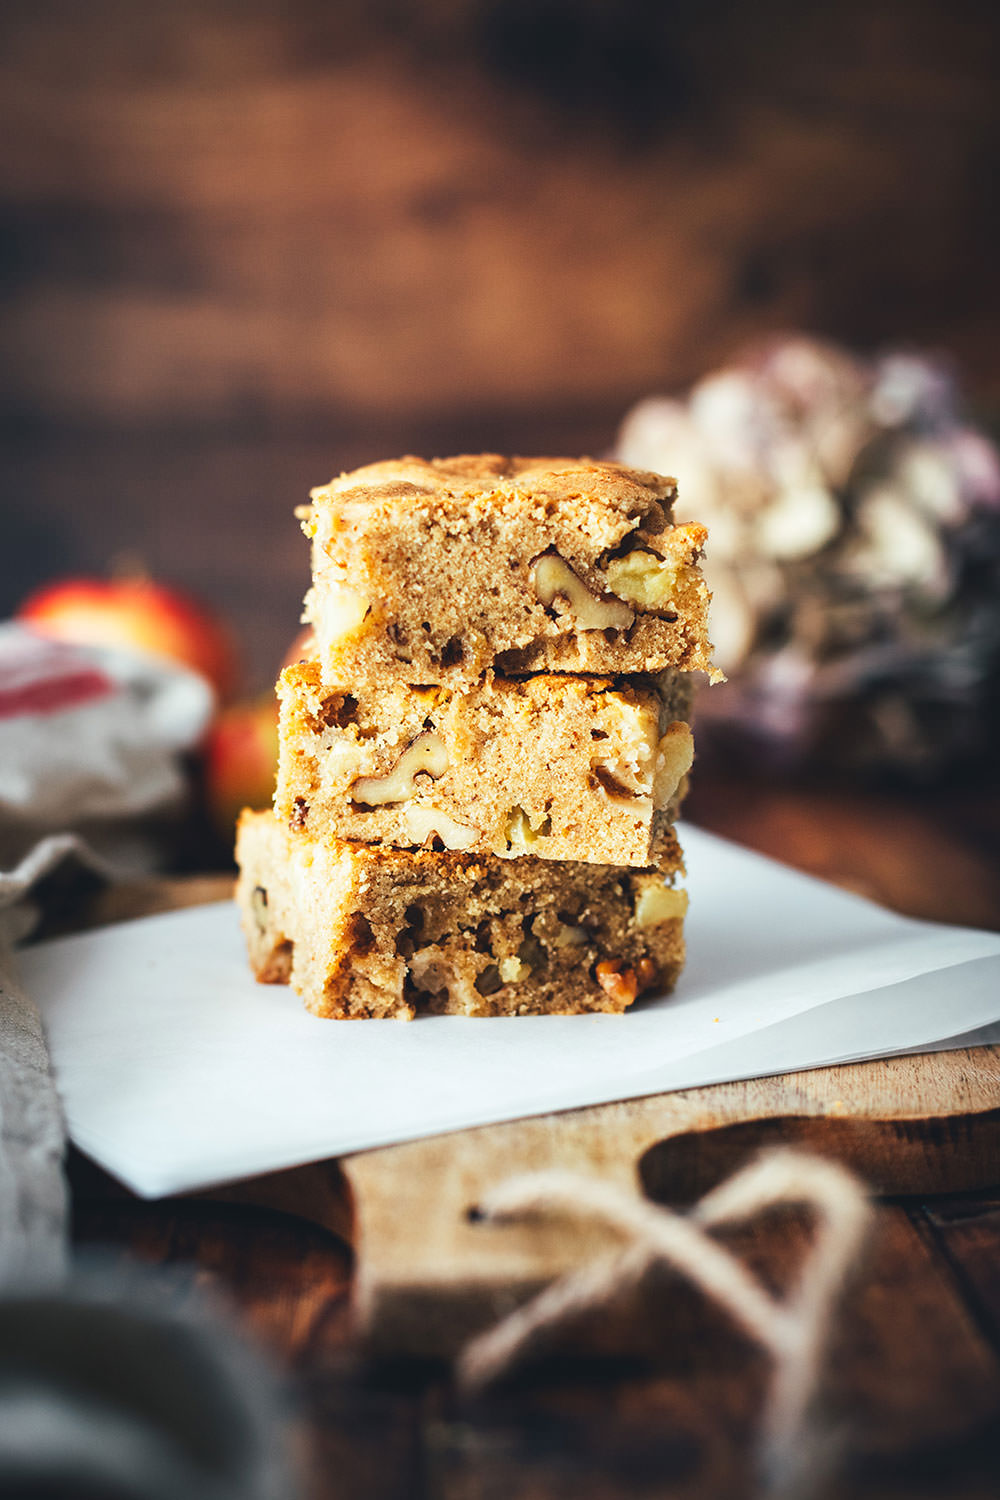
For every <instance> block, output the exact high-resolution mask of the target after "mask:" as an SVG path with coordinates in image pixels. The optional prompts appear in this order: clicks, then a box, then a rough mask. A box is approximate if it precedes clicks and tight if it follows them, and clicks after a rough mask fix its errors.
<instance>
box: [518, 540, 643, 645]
mask: <svg viewBox="0 0 1000 1500" xmlns="http://www.w3.org/2000/svg"><path fill="white" fill-rule="evenodd" d="M531 581H532V585H533V587H534V590H535V594H536V596H537V597H538V599H539V600H540V601H541V603H542V604H544V605H545V606H546V608H548V607H549V606H551V605H552V604H553V603H554V602H555V600H556V599H565V600H566V603H567V604H568V605H569V608H570V612H571V614H572V615H573V619H574V621H575V623H576V625H577V627H578V629H580V630H607V629H609V628H611V629H614V630H625V629H627V628H628V626H629V625H631V623H632V620H633V618H634V614H633V611H632V610H631V609H629V607H628V605H627V604H623V603H622V601H621V600H620V599H614V598H610V597H609V598H605V599H598V598H597V596H596V594H593V593H591V591H590V589H589V588H588V587H587V585H586V584H585V583H584V581H583V579H582V578H581V577H580V575H579V574H578V573H575V572H574V571H573V569H572V568H571V567H570V565H569V563H568V562H567V561H566V559H565V558H563V557H560V556H559V553H558V552H546V553H543V555H542V556H541V557H539V558H537V559H536V560H535V562H534V563H533V564H532V569H531Z"/></svg>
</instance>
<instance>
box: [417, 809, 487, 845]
mask: <svg viewBox="0 0 1000 1500" xmlns="http://www.w3.org/2000/svg"><path fill="white" fill-rule="evenodd" d="M403 825H404V827H405V829H406V836H407V838H408V839H409V840H410V842H411V843H413V844H416V845H417V846H418V847H421V846H422V845H424V844H426V842H427V840H428V839H429V838H432V837H433V836H434V835H435V834H437V836H438V838H439V839H440V840H441V842H442V844H443V845H444V847H445V848H446V849H470V848H471V847H472V845H473V844H474V843H475V842H476V839H477V838H478V837H479V835H478V833H477V832H476V830H475V829H474V828H470V827H469V826H468V824H467V823H459V822H458V821H457V820H456V819H455V818H453V817H452V816H451V814H450V813H446V812H442V810H441V809H440V808H438V807H407V808H404V810H403Z"/></svg>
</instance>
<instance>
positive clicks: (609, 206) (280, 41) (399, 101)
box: [0, 0, 1000, 684]
mask: <svg viewBox="0 0 1000 1500" xmlns="http://www.w3.org/2000/svg"><path fill="white" fill-rule="evenodd" d="M0 41H2V46H0V139H2V141H3V148H2V151H0V225H2V230H0V234H2V255H0V294H2V296H3V301H4V307H3V317H2V320H0V425H2V429H3V437H4V443H3V450H4V457H3V465H2V472H0V505H2V533H3V534H2V545H0V614H6V613H7V612H9V611H10V610H11V609H12V608H13V607H14V606H15V605H16V603H17V601H18V599H19V598H20V597H21V596H22V595H23V593H24V592H25V591H26V589H27V588H29V587H30V586H33V585H34V584H36V583H37V582H39V581H40V580H42V579H44V578H47V577H50V576H53V575H56V574H58V573H61V572H65V571H67V570H69V569H86V570H93V569H97V570H102V569H103V568H104V567H105V566H106V565H107V564H108V562H109V560H110V559H111V558H112V557H114V556H115V555H116V554H118V553H121V552H123V551H130V552H134V553H138V554H140V555H141V556H142V557H143V558H144V559H145V560H146V562H147V563H148V565H149V567H150V568H151V570H152V571H153V572H154V573H157V574H159V575H163V576H166V577H168V578H173V579H175V580H177V581H180V582H182V583H186V584H187V585H189V586H193V587H195V588H196V589H200V590H201V591H202V592H203V593H205V594H207V595H208V596H210V597H212V598H213V599H214V600H215V601H216V603H217V604H218V605H219V606H220V607H221V608H222V609H223V610H224V611H225V612H226V613H227V614H228V615H229V616H230V617H231V618H232V619H233V621H234V623H235V624H236V626H237V629H238V630H239V632H240V634H241V635H242V637H243V640H244V644H245V650H246V654H247V658H248V662H249V669H250V674H251V676H252V678H253V680H254V681H255V682H257V683H258V684H263V683H265V682H267V681H268V680H269V679H270V678H271V676H272V675H273V672H274V669H275V667H276V664H277V660H278V658H279V657H280V655H281V653H282V650H283V647H284V645H285V643H286V642H287V640H288V638H289V637H290V636H291V634H292V633H293V632H294V629H295V621H296V618H297V613H298V604H299V600H300V598H301V594H302V592H303V589H304V585H305V575H306V567H307V562H306V550H305V544H304V542H303V541H302V539H301V537H300V536H299V534H298V530H297V527H296V525H295V522H294V521H293V520H292V518H291V515H290V512H291V509H292V507H293V505H295V504H296V503H297V502H298V501H299V500H300V499H301V498H302V497H303V494H304V492H305V490H306V488H307V487H308V486H309V485H310V484H312V483H317V482H320V481H322V480H324V479H326V478H328V477H329V475H330V474H331V473H332V472H334V471H336V470H338V469H341V468H343V467H349V466H352V465H354V464H355V463H358V462H363V461H366V460H369V459H372V458H376V457H383V456H388V455H389V454H392V453H395V452H398V451H402V450H406V449H411V450H416V451H424V452H437V453H440V452H444V451H447V450H454V449H456V448H466V447H474V448H482V447H494V448H508V447H509V448H514V449H520V450H521V451H530V450H532V449H536V450H537V449H542V450H544V449H549V450H550V451H551V450H553V449H577V450H590V451H600V450H602V449H603V448H604V447H606V446H607V444H608V443H609V442H610V441H611V439H612V437H613V434H614V430H615V427H616V424H617V421H618V419H619V418H620V416H621V415H622V413H623V412H624V410H625V409H626V407H627V406H628V405H629V403H630V402H631V401H633V400H634V399H635V398H636V397H638V396H640V395H642V394H645V393H647V392H649V391H651V390H659V389H671V388H675V387H679V386H683V385H684V384H686V383H687V382H688V381H690V380H691V379H692V378H693V377H695V376H697V375H698V374H699V373H700V372H702V371H703V370H705V369H707V368H710V367H711V366H712V365H713V364H715V363H717V362H718V360H719V359H720V358H722V357H723V356H724V355H725V354H726V353H727V351H729V350H730V349H732V348H733V347H735V346H736V345H738V344H739V343H741V342H742V341H744V340H745V339H746V338H748V337H750V336H752V335H754V334H756V333H759V332H761V331H764V330H769V329H775V328H787V327H791V326H799V327H805V328H809V329H812V330H816V331H819V332H822V333H827V334H830V335H833V336H835V337H837V338H841V339H844V340H845V341H847V342H849V343H853V344H856V345H858V346H860V347H862V348H867V347H872V346H875V345H878V344H880V343H883V342H886V341H890V340H892V341H900V340H902V341H906V342H913V343H917V344H924V345H929V346H932V347H937V348H944V349H946V350H948V351H950V352H952V353H953V354H954V356H955V357H956V359H957V360H958V361H959V363H960V365H961V366H962V367H963V368H964V370H965V372H966V374H967V377H968V380H969V383H970V387H971V389H972V390H973V392H974V394H975V395H976V396H977V398H978V399H980V400H982V401H983V402H984V403H986V404H991V403H995V402H997V401H998V400H1000V356H998V352H997V342H996V328H997V315H998V313H1000V280H998V278H997V276H996V256H997V250H996V246H997V239H998V229H1000V210H998V197H997V192H996V182H997V168H998V164H1000V92H998V89H997V84H996V80H997V77H998V67H997V64H998V60H1000V58H998V54H1000V11H998V7H997V6H996V5H995V4H994V3H986V0H948V3H945V0H841V3H840V4H839V5H837V6H835V7H833V6H819V5H810V4H808V3H805V4H803V3H801V0H799V3H793V0H758V3H757V4H755V5H753V6H747V5H739V4H736V3H733V0H662V3H656V0H419V3H406V0H340V3H330V0H326V3H324V0H164V3H162V4H160V5H159V6H155V7H154V6H147V5H143V4H141V3H139V0H89V3H88V4H86V5H81V4H79V3H78V0H5V4H4V5H3V7H2V14H0Z"/></svg>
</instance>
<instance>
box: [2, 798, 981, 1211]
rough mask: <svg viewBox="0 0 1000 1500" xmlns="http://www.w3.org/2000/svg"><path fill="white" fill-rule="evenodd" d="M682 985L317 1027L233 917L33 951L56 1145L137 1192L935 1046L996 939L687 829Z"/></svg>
mask: <svg viewBox="0 0 1000 1500" xmlns="http://www.w3.org/2000/svg"><path fill="white" fill-rule="evenodd" d="M681 833H682V841H683V845H684V849H685V854H686V859H687V865H688V882H687V883H688V887H689V890H690V892H691V908H690V914H689V919H688V929H687V931H688V967H687V969H686V971H685V974H684V976H683V977H682V980H681V982H680V985H679V987H678V989H677V992H676V994H675V995H673V996H671V997H669V998H667V999H662V1000H653V1001H645V1002H643V1003H641V1004H639V1005H638V1006H636V1007H635V1008H634V1009H633V1010H631V1011H629V1012H627V1013H626V1014H625V1015H624V1016H603V1015H602V1016H552V1017H545V1016H538V1017H517V1018H503V1019H496V1020H468V1019H462V1018H457V1017H450V1016H440V1017H425V1018H422V1019H419V1020H417V1021H414V1022H410V1023H406V1022H400V1021H357V1022H337V1021H321V1020H317V1019H316V1018H315V1017H313V1016H310V1015H309V1014H308V1013H307V1012H306V1011H304V1010H303V1008H302V1006H301V1003H300V1001H299V1000H298V998H297V997H296V996H295V995H294V994H292V993H291V992H290V991H289V990H288V989H286V988H283V987H275V986H264V985H258V984H256V983H255V982H254V981H253V979H252V978H251V976H250V973H249V971H248V969H247V964H246V957H245V953H244V950H243V944H242V939H241V936H240V933H239V928H238V925H237V919H236V912H235V909H234V908H233V906H232V905H231V904H230V903H228V902H225V903H220V904H217V905H213V906H206V907H198V908H195V909H194V910H186V911H180V912H174V913H170V914H169V915H166V916H160V917H150V918H146V919H144V920H142V921H138V922H129V923H124V924H122V925H121V926H117V927H110V928H105V929H102V930H100V931H97V932H93V933H87V934H84V935H82V936H77V937H69V938H61V939H57V940H55V941H53V942H49V943H44V944H39V945H38V946H37V947H34V948H29V949H27V950H25V951H24V952H23V953H22V955H21V960H20V967H21V973H22V978H23V981H24V983H25V986H26V987H27V988H28V990H29V992H30V993H31V994H32V996H33V997H34V998H35V1000H36V1001H37V1003H38V1005H39V1006H40V1008H41V1011H42V1015H43V1018H44V1021H45V1024H46V1028H47V1032H48V1037H49V1045H50V1049H51V1053H52V1058H53V1062H54V1066H55V1070H56V1078H57V1082H58V1085H59V1088H60V1091H61V1094H62V1098H63V1102H64V1106H65V1110H66V1116H67V1120H68V1123H69V1129H70V1134H71V1136H72V1138H73V1140H74V1141H75V1142H76V1144H77V1145H78V1146H79V1147H80V1149H81V1150H82V1151H84V1152H86V1153H87V1155H88V1156H91V1157H93V1159H94V1160H95V1161H97V1162H98V1163H99V1164H100V1165H101V1166H103V1167H104V1168H106V1169H107V1170H108V1171H109V1172H111V1173H113V1174H114V1175H115V1176H116V1177H118V1178H120V1179H121V1180H122V1181H123V1182H124V1183H126V1184H127V1185H128V1186H129V1187H131V1188H133V1189H134V1190H135V1191H136V1192H138V1193H141V1194H143V1195H144V1196H148V1197H157V1196H160V1195H162V1194H166V1193H172V1192H179V1191H185V1190H192V1189H195V1188H199V1187H207V1186H210V1185H213V1184H216V1183H220V1182H224V1181H227V1180H232V1179H236V1178H240V1177H248V1176H252V1175H255V1174H257V1173H260V1172H266V1171H273V1170H276V1169H278V1168H281V1167H288V1166H293V1165H297V1164H299V1163H302V1162H305V1161H312V1160H318V1159H321V1158H323V1157H327V1156H337V1155H341V1154H343V1153H344V1152H348V1151H357V1150H362V1149H364V1148H366V1147H371V1146H378V1145H385V1144H387V1143H389V1142H393V1141H402V1140H408V1139H412V1138H414V1137H417V1136H422V1135H432V1134H435V1133H437V1132H440V1131H447V1130H455V1129H460V1128H462V1127H464V1126H469V1125H481V1124H486V1123H488V1122H491V1121H496V1120H505V1119H513V1118H516V1117H517V1116H520V1115H529V1114H540V1113H543V1112H545V1111H548V1110H552V1109H567V1108H571V1107H573V1106H578V1105H585V1104H597V1103H603V1102H607V1101H609V1100H612V1099H623V1098H630V1097H638V1096H640V1095H643V1094H650V1093H657V1092H660V1091H662V1090H667V1089H679V1088H690V1087H695V1086H698V1085H701V1084H706V1083H715V1082H721V1081H723V1080H726V1079H735V1078H747V1077H754V1076H757V1075H760V1074H766V1073H776V1072H786V1071H789V1070H791V1069H795V1068H807V1067H816V1066H820V1065H822V1064H824V1063H832V1062H844V1061H853V1060H856V1059H860V1058H865V1057H879V1056H885V1055H887V1054H890V1053H897V1052H901V1051H907V1050H933V1049H934V1048H935V1047H936V1046H938V1045H955V1044H956V1042H957V1041H958V1040H960V1039H961V1040H972V1041H976V1040H991V1039H995V1035H996V1033H995V1032H992V1031H984V1032H982V1035H976V1036H973V1037H972V1038H966V1037H965V1033H969V1032H978V1031H979V1029H980V1028H988V1027H990V1026H991V1025H993V1023H996V1022H1000V934H996V933H988V932H978V931H975V930H973V929H969V928H958V927H946V926H940V925H937V924H933V923H925V922H914V921H910V920H908V919H907V918H904V917H898V916H895V915H893V914H892V913H889V912H886V911H884V910H882V909H881V908H880V907H878V906H875V905H874V904H872V903H871V902H869V901H866V900H864V899H862V898H861V897H859V896H853V895H850V894H848V893H846V892H843V891H840V890H837V889H835V888H834V887H832V886H828V885H825V884H824V883H822V882H821V881H817V880H813V879H811V878H809V877H807V876H804V875H800V874H798V873H796V872H795V871H792V870H789V869H787V868H785V867H784V866H782V865H778V864H775V863H774V862H773V861H771V860H768V859H765V858H763V857H762V856H761V855H758V854H754V853H750V852H748V851H747V850H745V849H741V848H739V847H737V846H736V845H734V844H729V843H726V842H724V841H722V840H720V839H717V838H714V837H712V836H711V835H709V834H706V833H703V832H701V831H700V830H698V829H695V828H686V829H682V831H681Z"/></svg>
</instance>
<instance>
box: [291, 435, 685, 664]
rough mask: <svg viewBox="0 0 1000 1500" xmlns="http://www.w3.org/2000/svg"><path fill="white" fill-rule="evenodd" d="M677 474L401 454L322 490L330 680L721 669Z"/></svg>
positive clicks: (323, 627) (319, 569)
mask: <svg viewBox="0 0 1000 1500" xmlns="http://www.w3.org/2000/svg"><path fill="white" fill-rule="evenodd" d="M675 493H676V486H675V484H674V481H673V480H672V479H665V478H662V477H661V476H660V475H657V474H650V473H646V472H644V471H642V470H638V469H627V468H624V467H622V466H621V465H620V464H612V463H596V462H592V461H590V460H587V459H539V458H501V457H499V456H497V455H495V454H478V455H474V456H466V457H459V458H448V459H434V460H432V461H430V462H428V461H426V460H424V459H419V458H403V459H399V460H395V461H393V462H389V463H378V464H370V465H369V466H368V467H367V468H363V469H358V470H356V471H355V472H354V473H352V474H344V475H342V476H341V477H340V478H339V479H334V480H332V481H331V482H330V483H329V484H328V485H323V486H321V487H320V488H319V489H315V490H313V491H312V494H311V504H310V505H308V506H305V507H303V509H302V510H300V511H299V513H298V514H299V515H300V517H301V518H302V521H303V525H304V529H305V531H306V534H307V535H308V536H309V537H311V539H312V544H313V555H312V563H313V586H312V588H311V589H310V591H309V593H308V595H307V597H306V613H305V619H306V621H307V622H308V623H310V624H311V625H312V628H313V632H314V634H315V638H316V653H317V656H318V659H319V662H320V666H321V669H322V672H323V677H324V680H326V681H329V682H332V683H335V684H344V683H351V682H354V681H359V680H365V681H368V682H371V683H374V682H377V681H379V680H394V681H397V682H406V683H409V684H431V683H450V684H452V685H458V684H461V683H462V682H467V683H468V682H473V681H476V680H478V679H479V678H481V677H482V676H483V675H484V674H486V673H488V672H491V671H492V672H495V673H497V674H499V675H503V676H517V675H519V674H527V673H531V672H542V671H545V672H574V673H596V674H602V675H606V674H623V673H651V672H661V671H663V670H665V669H667V668H674V669H676V670H680V671H690V670H697V669H700V670H704V671H711V661H710V655H711V646H710V643H709V640H708V633H707V614H708V602H709V593H708V589H707V587H706V585H705V581H704V579H703V578H702V575H701V572H700V570H699V566H698V563H699V558H700V555H701V549H702V547H703V545H704V542H705V536H706V533H705V530H704V528H703V527H702V526H698V525H694V524H687V525H674V524H673V522H672V520H671V511H672V506H673V501H674V497H675Z"/></svg>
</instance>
